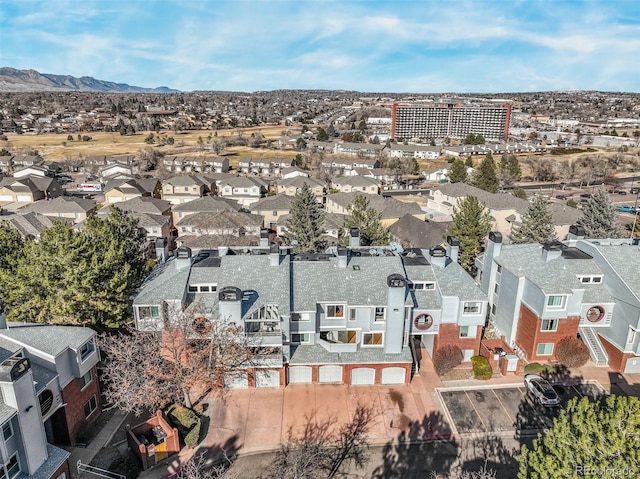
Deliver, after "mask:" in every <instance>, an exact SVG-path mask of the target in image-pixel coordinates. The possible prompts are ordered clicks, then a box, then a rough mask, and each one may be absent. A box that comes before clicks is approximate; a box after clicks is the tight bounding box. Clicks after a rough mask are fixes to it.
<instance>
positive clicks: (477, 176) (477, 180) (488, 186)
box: [471, 152, 500, 193]
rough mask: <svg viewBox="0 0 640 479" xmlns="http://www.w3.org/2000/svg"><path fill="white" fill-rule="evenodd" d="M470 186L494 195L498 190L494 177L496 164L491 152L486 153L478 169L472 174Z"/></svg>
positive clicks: (498, 186)
mask: <svg viewBox="0 0 640 479" xmlns="http://www.w3.org/2000/svg"><path fill="white" fill-rule="evenodd" d="M471 184H472V185H473V186H475V187H476V188H480V189H481V190H484V191H488V192H489V193H495V192H497V191H498V188H500V183H498V177H497V175H496V162H495V161H494V159H493V155H492V154H491V152H489V153H487V155H486V156H485V157H484V159H483V160H482V162H481V163H480V166H478V169H477V170H476V171H475V172H474V173H473V176H472V178H471Z"/></svg>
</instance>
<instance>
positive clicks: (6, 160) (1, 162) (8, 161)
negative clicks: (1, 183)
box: [0, 155, 13, 173]
mask: <svg viewBox="0 0 640 479" xmlns="http://www.w3.org/2000/svg"><path fill="white" fill-rule="evenodd" d="M11 171H13V156H9V155H6V156H0V173H11Z"/></svg>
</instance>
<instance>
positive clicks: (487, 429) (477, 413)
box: [464, 391, 489, 432]
mask: <svg viewBox="0 0 640 479" xmlns="http://www.w3.org/2000/svg"><path fill="white" fill-rule="evenodd" d="M464 395H465V396H467V399H468V400H469V402H470V403H471V407H472V408H473V410H474V411H475V413H476V416H478V419H480V422H481V423H482V427H483V428H484V431H485V432H489V428H487V425H486V424H485V423H484V421H483V420H482V416H480V413H479V412H478V410H477V409H476V407H475V405H474V404H473V401H472V400H471V398H470V397H469V393H468V392H467V391H465V392H464Z"/></svg>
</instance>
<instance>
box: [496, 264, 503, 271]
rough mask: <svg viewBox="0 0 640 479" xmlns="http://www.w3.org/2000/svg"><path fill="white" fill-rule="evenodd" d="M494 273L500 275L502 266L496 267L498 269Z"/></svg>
mask: <svg viewBox="0 0 640 479" xmlns="http://www.w3.org/2000/svg"><path fill="white" fill-rule="evenodd" d="M496 271H497V272H498V273H501V272H502V266H501V265H498V267H497V268H496Z"/></svg>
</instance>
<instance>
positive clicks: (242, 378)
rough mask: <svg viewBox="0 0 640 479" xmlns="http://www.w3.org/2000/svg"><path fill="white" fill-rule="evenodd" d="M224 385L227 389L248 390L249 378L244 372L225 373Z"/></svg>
mask: <svg viewBox="0 0 640 479" xmlns="http://www.w3.org/2000/svg"><path fill="white" fill-rule="evenodd" d="M224 385H225V386H226V387H228V388H229V389H236V388H248V387H249V376H248V375H247V373H246V372H237V373H227V374H226V375H225V377H224Z"/></svg>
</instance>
